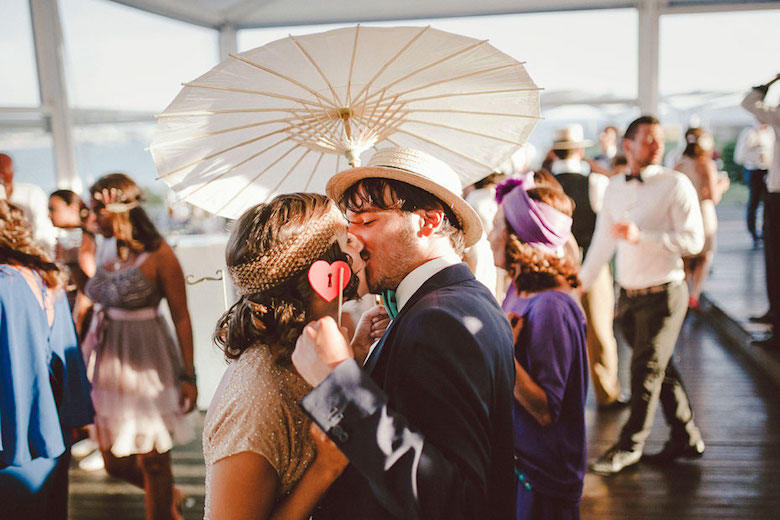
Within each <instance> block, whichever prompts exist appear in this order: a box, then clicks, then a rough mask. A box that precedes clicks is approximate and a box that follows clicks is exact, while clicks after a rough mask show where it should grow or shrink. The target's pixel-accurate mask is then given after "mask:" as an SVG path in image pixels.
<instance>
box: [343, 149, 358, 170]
mask: <svg viewBox="0 0 780 520" xmlns="http://www.w3.org/2000/svg"><path fill="white" fill-rule="evenodd" d="M344 155H345V156H346V157H347V160H348V161H349V165H350V166H352V167H353V168H357V167H358V166H360V152H359V151H358V150H355V149H353V148H348V149H347V150H346V151H345V152H344Z"/></svg>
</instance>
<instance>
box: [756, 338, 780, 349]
mask: <svg viewBox="0 0 780 520" xmlns="http://www.w3.org/2000/svg"><path fill="white" fill-rule="evenodd" d="M752 343H753V346H756V347H761V348H772V349H774V348H780V338H778V337H777V336H775V335H774V334H769V335H768V336H766V337H765V338H761V339H754V340H753V341H752Z"/></svg>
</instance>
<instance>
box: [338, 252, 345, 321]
mask: <svg viewBox="0 0 780 520" xmlns="http://www.w3.org/2000/svg"><path fill="white" fill-rule="evenodd" d="M343 300H344V268H343V267H339V316H338V317H339V329H341V304H342V302H343Z"/></svg>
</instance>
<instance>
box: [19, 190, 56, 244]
mask: <svg viewBox="0 0 780 520" xmlns="http://www.w3.org/2000/svg"><path fill="white" fill-rule="evenodd" d="M8 202H11V203H12V204H15V205H16V206H18V207H19V208H21V210H22V211H23V212H24V214H25V216H26V217H27V220H29V221H30V224H31V226H32V231H33V239H34V240H35V241H36V242H38V243H39V244H40V245H42V246H43V247H44V248H45V249H46V251H48V252H49V254H52V253H53V252H54V244H55V243H56V241H57V230H56V229H55V228H54V225H53V224H52V223H51V220H49V197H48V195H46V192H45V191H43V189H41V188H40V187H39V186H36V185H35V184H27V183H24V182H15V183H14V189H13V191H12V192H11V197H10V198H9V199H8Z"/></svg>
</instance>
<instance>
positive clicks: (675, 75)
mask: <svg viewBox="0 0 780 520" xmlns="http://www.w3.org/2000/svg"><path fill="white" fill-rule="evenodd" d="M778 27H780V10H766V11H745V12H725V13H707V14H701V13H699V14H685V15H666V16H662V17H661V26H660V29H661V45H660V47H661V48H660V74H659V82H660V91H661V95H668V94H681V93H688V92H701V91H710V92H725V93H728V92H738V93H743V92H746V91H747V89H748V88H750V86H751V85H758V84H760V83H764V82H766V81H769V80H770V79H771V78H772V77H774V75H775V74H777V73H778V72H780V70H778V60H777V58H772V56H775V57H777V56H780V38H779V37H778ZM738 103H739V101H737V104H738Z"/></svg>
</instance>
